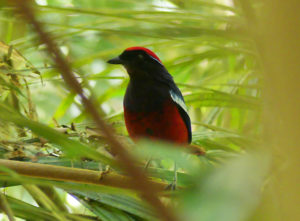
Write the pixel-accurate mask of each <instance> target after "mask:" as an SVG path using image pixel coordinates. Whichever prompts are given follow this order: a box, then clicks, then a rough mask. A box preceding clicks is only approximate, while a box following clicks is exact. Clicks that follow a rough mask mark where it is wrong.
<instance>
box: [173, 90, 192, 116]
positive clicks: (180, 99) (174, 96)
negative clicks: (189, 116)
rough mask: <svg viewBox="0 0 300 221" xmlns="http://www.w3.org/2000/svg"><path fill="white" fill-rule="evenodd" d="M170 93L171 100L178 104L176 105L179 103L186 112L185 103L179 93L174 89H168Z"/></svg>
mask: <svg viewBox="0 0 300 221" xmlns="http://www.w3.org/2000/svg"><path fill="white" fill-rule="evenodd" d="M170 95H171V98H172V100H173V101H174V102H175V103H176V104H178V105H179V106H180V107H181V108H182V109H183V110H184V111H185V112H186V113H188V112H187V108H186V105H185V103H184V100H183V98H182V96H181V94H180V95H178V94H177V93H176V92H175V91H173V90H170Z"/></svg>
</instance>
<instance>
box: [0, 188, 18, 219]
mask: <svg viewBox="0 0 300 221" xmlns="http://www.w3.org/2000/svg"><path fill="white" fill-rule="evenodd" d="M0 208H1V210H2V211H3V212H4V213H5V214H6V215H7V217H8V219H9V221H15V218H14V214H13V212H12V210H11V208H10V206H9V203H8V202H7V200H6V197H5V195H4V194H3V193H1V192H0Z"/></svg>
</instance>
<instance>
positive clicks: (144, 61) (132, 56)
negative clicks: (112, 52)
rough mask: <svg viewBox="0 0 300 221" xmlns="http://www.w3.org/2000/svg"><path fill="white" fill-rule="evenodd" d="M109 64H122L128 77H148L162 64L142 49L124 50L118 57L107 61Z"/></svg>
mask: <svg viewBox="0 0 300 221" xmlns="http://www.w3.org/2000/svg"><path fill="white" fill-rule="evenodd" d="M108 63H110V64H122V65H123V66H124V67H125V68H126V70H127V72H128V74H129V75H130V77H138V76H139V77H142V76H144V77H150V76H149V74H151V75H153V74H154V73H155V72H157V71H158V70H159V69H164V66H163V65H162V64H161V63H160V62H159V61H158V60H157V59H156V58H154V57H152V56H150V55H149V54H147V53H146V52H145V51H143V50H130V51H126V50H125V51H124V52H123V53H122V54H121V55H120V56H119V57H116V58H113V59H111V60H109V61H108Z"/></svg>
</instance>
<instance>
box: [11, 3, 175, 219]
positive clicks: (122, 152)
mask: <svg viewBox="0 0 300 221" xmlns="http://www.w3.org/2000/svg"><path fill="white" fill-rule="evenodd" d="M13 2H14V3H15V6H16V8H17V9H18V10H19V11H20V12H21V14H23V16H24V17H25V18H26V19H27V21H28V23H29V24H31V25H32V26H33V28H34V30H35V31H36V33H37V34H38V36H39V38H40V41H41V43H44V44H45V45H46V46H47V50H48V53H49V55H50V56H51V57H52V59H53V61H54V62H55V64H56V65H57V68H58V69H59V70H60V72H61V75H62V77H63V79H64V80H65V82H66V84H67V85H68V86H69V87H70V89H71V90H72V91H73V92H75V93H76V94H78V95H79V96H80V97H81V99H82V103H83V104H84V106H85V109H86V112H87V113H89V114H90V115H91V117H92V118H93V119H94V121H95V123H96V124H97V126H98V127H99V128H101V129H102V130H103V134H104V136H105V137H106V140H107V142H108V143H109V144H110V146H111V149H112V151H113V152H115V153H116V154H117V156H118V157H117V160H118V162H119V163H120V166H122V168H123V169H124V171H126V172H127V173H128V175H129V176H130V177H131V178H132V179H130V185H131V186H132V187H133V188H135V189H136V191H138V192H139V193H140V195H141V197H143V198H144V199H145V200H146V201H147V202H148V203H149V204H150V205H151V206H152V207H153V208H154V209H155V210H156V212H157V214H158V215H159V216H160V217H161V220H166V221H176V220H178V218H177V217H176V216H175V215H174V214H173V213H172V212H171V210H170V209H169V208H167V207H166V206H165V205H164V204H163V203H162V202H161V201H160V199H159V198H158V189H156V188H155V187H154V186H153V185H152V183H151V182H149V180H148V178H147V176H146V175H145V173H144V172H143V171H142V170H140V169H139V168H138V167H137V166H136V165H137V160H136V159H135V158H134V157H133V156H131V155H130V154H129V153H128V151H127V150H126V147H125V146H124V145H123V144H122V143H120V142H119V141H118V140H117V139H116V137H115V135H114V131H113V129H112V127H110V126H108V125H107V124H106V123H105V121H104V120H103V119H102V118H101V117H100V114H99V111H98V109H99V108H96V107H97V106H98V105H96V104H95V102H94V101H93V100H91V99H88V98H87V97H86V96H85V95H84V93H83V89H82V88H81V86H80V83H79V82H78V81H77V79H76V78H75V76H74V74H73V72H72V69H71V67H70V64H69V63H68V62H67V60H66V59H65V58H64V56H63V54H62V53H61V51H60V50H59V48H58V46H57V45H56V44H55V42H54V41H53V40H52V38H51V37H50V35H49V33H46V32H45V31H44V29H43V27H42V24H41V23H40V22H39V21H37V19H36V18H35V15H34V12H33V10H34V9H33V7H32V5H30V4H29V2H30V1H29V0H14V1H13Z"/></svg>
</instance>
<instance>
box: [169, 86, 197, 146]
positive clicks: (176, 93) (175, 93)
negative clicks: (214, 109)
mask: <svg viewBox="0 0 300 221" xmlns="http://www.w3.org/2000/svg"><path fill="white" fill-rule="evenodd" d="M170 95H171V98H172V100H173V101H174V102H175V103H176V106H177V109H178V111H179V113H180V115H181V117H182V119H183V121H184V123H185V126H186V128H187V130H188V136H189V137H188V142H189V143H191V141H192V128H191V119H190V117H189V114H188V112H187V109H186V106H185V103H184V99H183V96H182V94H181V92H180V90H179V89H178V87H177V86H176V85H175V84H174V85H173V86H172V88H171V90H170Z"/></svg>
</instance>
